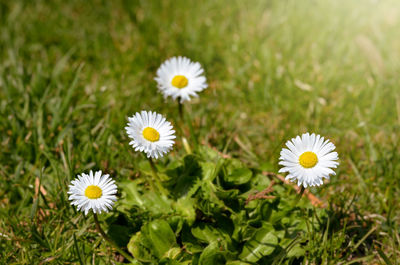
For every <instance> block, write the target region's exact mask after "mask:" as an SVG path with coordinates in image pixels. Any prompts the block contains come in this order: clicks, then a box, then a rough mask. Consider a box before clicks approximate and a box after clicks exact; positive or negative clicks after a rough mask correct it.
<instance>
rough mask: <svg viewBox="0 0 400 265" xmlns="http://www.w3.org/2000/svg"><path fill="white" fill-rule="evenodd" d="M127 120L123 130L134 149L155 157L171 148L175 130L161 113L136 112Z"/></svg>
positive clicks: (160, 155)
mask: <svg viewBox="0 0 400 265" xmlns="http://www.w3.org/2000/svg"><path fill="white" fill-rule="evenodd" d="M128 120H129V122H128V124H127V125H128V126H126V127H125V130H126V132H127V133H128V136H129V137H130V138H131V139H132V141H131V142H130V143H129V144H130V145H132V147H133V148H134V149H135V151H140V152H145V153H146V154H147V157H152V158H156V159H157V158H159V157H162V156H163V155H164V154H166V153H168V152H169V151H170V150H171V149H172V146H173V145H174V141H173V139H175V135H174V133H175V131H174V130H173V127H172V125H171V123H170V122H169V121H167V120H166V119H165V118H164V117H163V116H162V115H161V114H157V113H155V112H151V111H142V112H141V113H139V112H136V114H135V115H133V116H132V117H130V118H128Z"/></svg>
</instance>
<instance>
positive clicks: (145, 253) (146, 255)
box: [128, 232, 155, 262]
mask: <svg viewBox="0 0 400 265" xmlns="http://www.w3.org/2000/svg"><path fill="white" fill-rule="evenodd" d="M128 251H129V252H130V253H131V254H132V256H133V257H134V258H135V259H138V260H139V261H142V262H151V261H153V260H155V257H154V256H153V255H152V254H151V246H150V244H149V242H148V241H146V238H145V236H143V234H142V233H141V232H137V233H136V234H135V235H133V236H132V237H131V240H130V241H129V243H128Z"/></svg>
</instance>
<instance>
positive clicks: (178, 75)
mask: <svg viewBox="0 0 400 265" xmlns="http://www.w3.org/2000/svg"><path fill="white" fill-rule="evenodd" d="M203 72H204V70H203V68H201V65H200V63H198V62H192V61H190V59H188V58H186V57H181V56H179V57H172V58H170V59H168V60H166V61H165V62H164V63H163V64H161V66H160V68H158V70H157V76H156V77H155V78H154V80H156V81H157V84H158V89H159V90H160V92H161V93H162V94H163V95H164V97H165V98H167V97H169V96H171V97H172V98H173V99H174V100H175V99H177V98H179V99H180V102H181V103H183V102H184V101H190V96H193V97H197V94H196V92H200V91H203V90H204V89H206V88H207V83H206V78H205V76H203V75H202V74H203Z"/></svg>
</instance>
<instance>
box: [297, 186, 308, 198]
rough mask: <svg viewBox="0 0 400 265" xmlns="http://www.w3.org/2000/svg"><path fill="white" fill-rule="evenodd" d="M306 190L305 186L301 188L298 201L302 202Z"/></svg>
mask: <svg viewBox="0 0 400 265" xmlns="http://www.w3.org/2000/svg"><path fill="white" fill-rule="evenodd" d="M305 190H306V188H304V186H301V190H300V193H299V197H298V201H300V199H301V197H303V194H304V191H305Z"/></svg>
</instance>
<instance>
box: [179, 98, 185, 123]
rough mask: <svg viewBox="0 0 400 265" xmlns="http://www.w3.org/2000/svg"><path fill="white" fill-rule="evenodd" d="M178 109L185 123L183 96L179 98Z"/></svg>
mask: <svg viewBox="0 0 400 265" xmlns="http://www.w3.org/2000/svg"><path fill="white" fill-rule="evenodd" d="M178 109H179V117H180V118H181V122H182V124H184V123H185V120H184V118H183V104H182V103H181V98H180V97H179V98H178Z"/></svg>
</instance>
